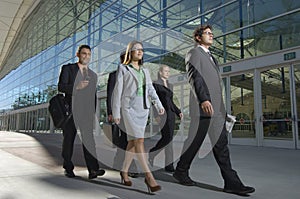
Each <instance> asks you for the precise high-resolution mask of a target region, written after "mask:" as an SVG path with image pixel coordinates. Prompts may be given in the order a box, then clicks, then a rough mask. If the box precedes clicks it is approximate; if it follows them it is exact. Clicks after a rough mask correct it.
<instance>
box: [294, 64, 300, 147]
mask: <svg viewBox="0 0 300 199" xmlns="http://www.w3.org/2000/svg"><path fill="white" fill-rule="evenodd" d="M294 79H295V98H296V102H295V109H296V110H295V112H296V115H295V122H296V125H295V126H296V128H295V135H296V138H297V136H298V138H297V148H298V149H300V64H296V65H294Z"/></svg>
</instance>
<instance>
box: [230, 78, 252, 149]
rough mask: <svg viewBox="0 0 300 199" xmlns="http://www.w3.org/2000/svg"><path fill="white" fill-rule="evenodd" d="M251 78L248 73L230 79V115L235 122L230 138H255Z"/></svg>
mask: <svg viewBox="0 0 300 199" xmlns="http://www.w3.org/2000/svg"><path fill="white" fill-rule="evenodd" d="M253 78H254V76H253V73H250V72H249V73H244V74H241V75H235V76H231V77H230V99H231V114H232V115H235V116H236V120H237V121H236V123H235V125H234V128H233V131H232V138H255V123H254V87H253ZM233 143H235V142H234V140H233Z"/></svg>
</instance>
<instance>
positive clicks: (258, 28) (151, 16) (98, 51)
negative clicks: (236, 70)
mask: <svg viewBox="0 0 300 199" xmlns="http://www.w3.org/2000/svg"><path fill="white" fill-rule="evenodd" d="M199 24H211V25H212V26H213V28H214V35H215V42H214V45H213V47H212V49H211V51H212V52H213V54H214V55H215V57H216V58H217V60H218V62H219V63H220V64H224V63H230V62H233V61H238V60H243V59H247V58H252V57H256V56H262V55H265V54H268V53H272V52H275V51H278V50H284V49H288V48H292V47H299V46H300V37H299V32H300V2H299V1H298V0H277V1H260V0H151V1H149V0H107V1H105V0H87V1H78V0H59V1H56V0H41V1H40V3H39V5H38V6H37V7H36V8H35V10H34V11H33V12H32V13H31V15H30V16H28V18H27V19H26V21H25V23H24V24H23V25H22V27H21V29H20V31H19V34H18V35H17V37H16V39H15V43H14V45H12V47H11V49H10V52H9V54H8V56H7V59H6V60H5V61H4V62H3V67H2V68H3V70H2V71H1V72H0V78H1V80H0V90H1V92H2V95H1V96H0V110H1V116H0V118H1V119H0V128H1V129H5V130H6V129H11V130H26V129H30V127H29V126H30V124H27V123H28V121H29V123H35V124H34V125H31V127H32V128H34V129H35V130H37V131H40V130H44V131H48V130H49V129H50V128H51V125H50V119H49V116H48V113H47V111H46V108H47V102H48V101H49V99H50V98H51V97H52V96H53V95H54V94H55V93H56V92H57V81H58V75H59V71H60V67H61V66H62V65H63V64H66V63H69V62H75V61H77V60H76V57H75V54H76V50H77V47H78V46H79V45H80V44H88V45H90V46H91V47H92V61H91V64H90V67H91V68H92V69H93V70H94V71H95V72H96V73H97V74H98V77H99V78H98V79H99V82H98V90H99V93H101V91H104V90H105V89H106V83H107V78H108V73H109V72H111V71H113V70H115V69H116V67H117V65H118V63H119V61H118V57H119V54H120V52H121V51H122V50H124V48H125V47H126V45H127V43H128V42H129V41H131V40H140V41H142V42H143V43H144V47H145V49H146V51H145V57H144V61H145V66H147V67H149V68H151V72H152V78H153V79H156V74H157V69H158V67H159V64H167V65H169V66H170V67H171V68H172V70H171V75H172V78H171V80H172V81H173V83H174V84H175V95H177V98H178V100H177V103H178V105H179V106H181V107H182V109H183V112H184V114H185V116H186V117H185V118H186V120H185V121H184V125H183V126H184V128H183V131H184V133H183V135H184V134H186V132H187V127H188V122H189V116H188V103H187V102H188V93H189V86H188V85H187V84H186V82H185V76H184V73H185V66H184V57H185V54H186V52H187V50H189V49H190V48H191V47H192V46H193V45H194V42H193V39H192V37H191V35H192V32H193V30H194V29H195V27H196V26H198V25H199ZM298 68H299V67H298ZM271 72H272V71H271ZM285 73H287V74H286V75H289V72H288V71H286V72H285ZM267 74H268V72H266V73H262V81H263V78H264V76H265V75H267ZM294 75H295V76H296V75H297V73H295V74H294ZM251 77H253V73H252V72H249V73H245V74H241V75H236V76H235V77H231V79H230V82H229V84H230V89H228V91H230V96H231V100H232V101H233V103H232V104H234V103H235V102H236V106H240V105H242V103H245V104H247V107H248V109H249V110H250V109H251V111H252V114H254V113H253V111H254V108H253V107H251V106H253V104H254V99H253V92H254V91H253V84H254V82H253V78H252V79H251ZM243 78H244V81H248V83H249V84H247V86H248V87H244V86H243V85H241V84H240V79H243ZM251 81H252V82H251ZM278 81H280V80H278ZM102 93H103V92H102ZM182 93H183V94H184V95H183V96H182V95H181V94H182ZM245 95H246V96H247V98H245V99H246V101H245V102H243V101H242V98H241V96H245ZM99 96H100V98H101V96H102V95H99ZM271 96H272V95H271ZM264 97H266V98H268V99H266V100H272V97H268V94H267V93H262V98H264ZM104 98H105V96H104ZM273 100H274V99H273ZM275 101H276V100H275ZM99 102H101V103H99V104H100V105H99V106H100V108H99V109H100V110H99V114H100V116H101V117H100V118H101V119H100V120H101V121H103V120H105V117H106V113H105V106H106V105H105V103H104V102H105V101H104V100H103V99H99ZM235 108H236V107H235V105H234V106H232V109H233V110H232V111H233V113H236V112H234V110H235ZM40 110H41V111H40ZM298 110H299V109H298ZM34 111H35V112H36V111H40V112H36V113H38V114H36V113H34ZM251 111H249V112H251ZM264 112H266V111H264ZM236 114H237V117H239V119H240V118H243V119H244V121H242V120H241V121H242V122H243V123H242V124H237V125H236V127H235V128H239V130H240V131H247V133H246V134H243V136H244V137H248V138H253V137H255V136H256V135H255V125H254V119H253V115H252V116H251V114H250V115H247V117H245V116H244V115H238V113H236ZM16 115H18V116H16ZM245 118H246V119H245ZM30 121H31V122H30ZM235 136H236V137H240V134H239V132H234V133H233V137H235ZM283 136H284V135H283Z"/></svg>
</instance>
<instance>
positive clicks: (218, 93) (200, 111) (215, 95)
mask: <svg viewBox="0 0 300 199" xmlns="http://www.w3.org/2000/svg"><path fill="white" fill-rule="evenodd" d="M213 36H214V35H213V33H212V27H211V26H210V25H205V26H199V27H197V28H196V29H195V31H194V34H193V37H194V40H195V42H196V45H195V47H194V48H193V49H191V50H190V51H189V52H188V53H187V55H186V60H185V63H186V70H187V75H188V82H189V84H190V85H191V94H190V116H191V123H190V128H189V135H188V138H187V139H186V140H185V142H184V146H183V150H182V154H181V157H180V160H179V162H178V164H177V167H176V170H175V172H174V174H173V176H174V178H175V179H176V180H177V181H179V183H180V184H183V185H186V186H193V185H195V184H196V183H195V182H194V181H193V180H192V179H191V178H190V177H189V169H190V166H191V163H192V161H193V159H194V157H195V156H196V154H197V152H198V150H199V149H200V147H201V145H202V143H203V141H204V138H205V136H206V135H207V134H208V135H209V137H210V140H211V143H212V146H213V148H212V150H213V154H214V157H215V159H216V161H217V163H218V166H219V167H220V170H221V174H222V177H223V180H224V189H223V191H224V192H227V193H233V194H238V195H247V194H249V193H253V192H254V191H255V189H254V188H253V187H249V186H245V185H244V184H243V183H242V182H241V180H240V178H239V177H238V174H237V172H236V171H235V170H233V169H232V166H231V162H230V154H229V149H228V139H227V133H228V132H227V130H226V128H225V119H226V115H227V114H226V110H225V107H224V102H223V97H222V87H221V82H222V79H221V77H220V74H219V69H218V65H217V61H216V59H215V58H214V57H212V55H211V53H210V51H209V47H210V46H211V45H212V44H213V38H214V37H213Z"/></svg>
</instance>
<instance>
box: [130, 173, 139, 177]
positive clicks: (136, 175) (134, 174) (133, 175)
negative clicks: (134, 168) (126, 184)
mask: <svg viewBox="0 0 300 199" xmlns="http://www.w3.org/2000/svg"><path fill="white" fill-rule="evenodd" d="M128 176H129V177H132V178H138V177H139V174H138V173H131V172H128Z"/></svg>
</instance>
